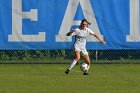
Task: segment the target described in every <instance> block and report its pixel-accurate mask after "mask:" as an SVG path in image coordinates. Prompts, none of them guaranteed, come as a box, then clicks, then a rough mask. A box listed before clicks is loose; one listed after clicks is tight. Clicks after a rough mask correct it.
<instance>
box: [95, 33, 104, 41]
mask: <svg viewBox="0 0 140 93" xmlns="http://www.w3.org/2000/svg"><path fill="white" fill-rule="evenodd" d="M93 36H95V37H96V38H97V39H98V40H99V41H100V42H101V43H102V44H106V42H105V41H104V40H102V39H101V38H100V37H99V36H98V34H96V33H94V34H93Z"/></svg>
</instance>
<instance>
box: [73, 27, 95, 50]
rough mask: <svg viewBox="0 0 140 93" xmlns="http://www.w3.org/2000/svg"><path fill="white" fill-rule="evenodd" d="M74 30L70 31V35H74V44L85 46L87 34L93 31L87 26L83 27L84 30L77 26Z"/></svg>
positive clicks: (91, 33)
mask: <svg viewBox="0 0 140 93" xmlns="http://www.w3.org/2000/svg"><path fill="white" fill-rule="evenodd" d="M75 30H76V32H74V33H72V36H73V35H76V42H75V44H74V46H75V47H81V48H85V46H86V41H87V36H88V35H93V34H94V32H93V31H92V30H91V29H89V28H87V27H86V28H85V30H84V31H83V30H81V29H79V28H76V29H75Z"/></svg>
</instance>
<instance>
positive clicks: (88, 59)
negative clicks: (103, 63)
mask: <svg viewBox="0 0 140 93" xmlns="http://www.w3.org/2000/svg"><path fill="white" fill-rule="evenodd" d="M82 54H83V58H84V60H85V62H86V64H88V69H87V70H86V71H85V72H84V73H83V74H84V75H88V74H87V73H88V71H89V68H90V57H89V55H88V52H87V50H86V49H84V50H83V51H82Z"/></svg>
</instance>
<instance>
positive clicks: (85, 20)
mask: <svg viewBox="0 0 140 93" xmlns="http://www.w3.org/2000/svg"><path fill="white" fill-rule="evenodd" d="M83 22H87V23H88V25H91V23H90V22H88V21H87V19H83V20H82V21H81V23H80V28H81V27H82V23H83Z"/></svg>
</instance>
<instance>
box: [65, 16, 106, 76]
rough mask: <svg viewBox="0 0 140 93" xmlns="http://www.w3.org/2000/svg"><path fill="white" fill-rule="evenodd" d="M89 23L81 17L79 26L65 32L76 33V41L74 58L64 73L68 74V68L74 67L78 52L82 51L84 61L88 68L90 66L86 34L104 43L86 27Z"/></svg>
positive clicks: (70, 34) (78, 56)
mask: <svg viewBox="0 0 140 93" xmlns="http://www.w3.org/2000/svg"><path fill="white" fill-rule="evenodd" d="M89 24H90V23H89V22H88V21H87V20H86V19H83V20H82V21H81V24H80V26H79V28H76V29H74V30H72V31H71V32H68V33H67V36H74V35H76V42H75V44H74V50H75V59H74V60H73V61H72V63H71V64H70V66H69V67H68V69H67V70H66V71H65V73H66V74H69V72H70V70H71V69H72V68H73V67H74V65H75V64H76V63H77V62H78V61H79V60H80V53H82V55H83V58H84V60H85V62H86V63H87V64H88V70H89V68H90V58H89V55H88V52H87V50H86V39H87V36H88V35H93V36H95V37H96V38H97V39H98V40H99V41H100V42H101V43H103V44H106V42H105V41H104V40H102V39H101V38H100V37H99V36H98V35H97V34H96V33H95V32H93V31H92V30H91V29H89V28H88V25H89ZM88 70H86V71H85V72H84V73H83V75H88Z"/></svg>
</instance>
